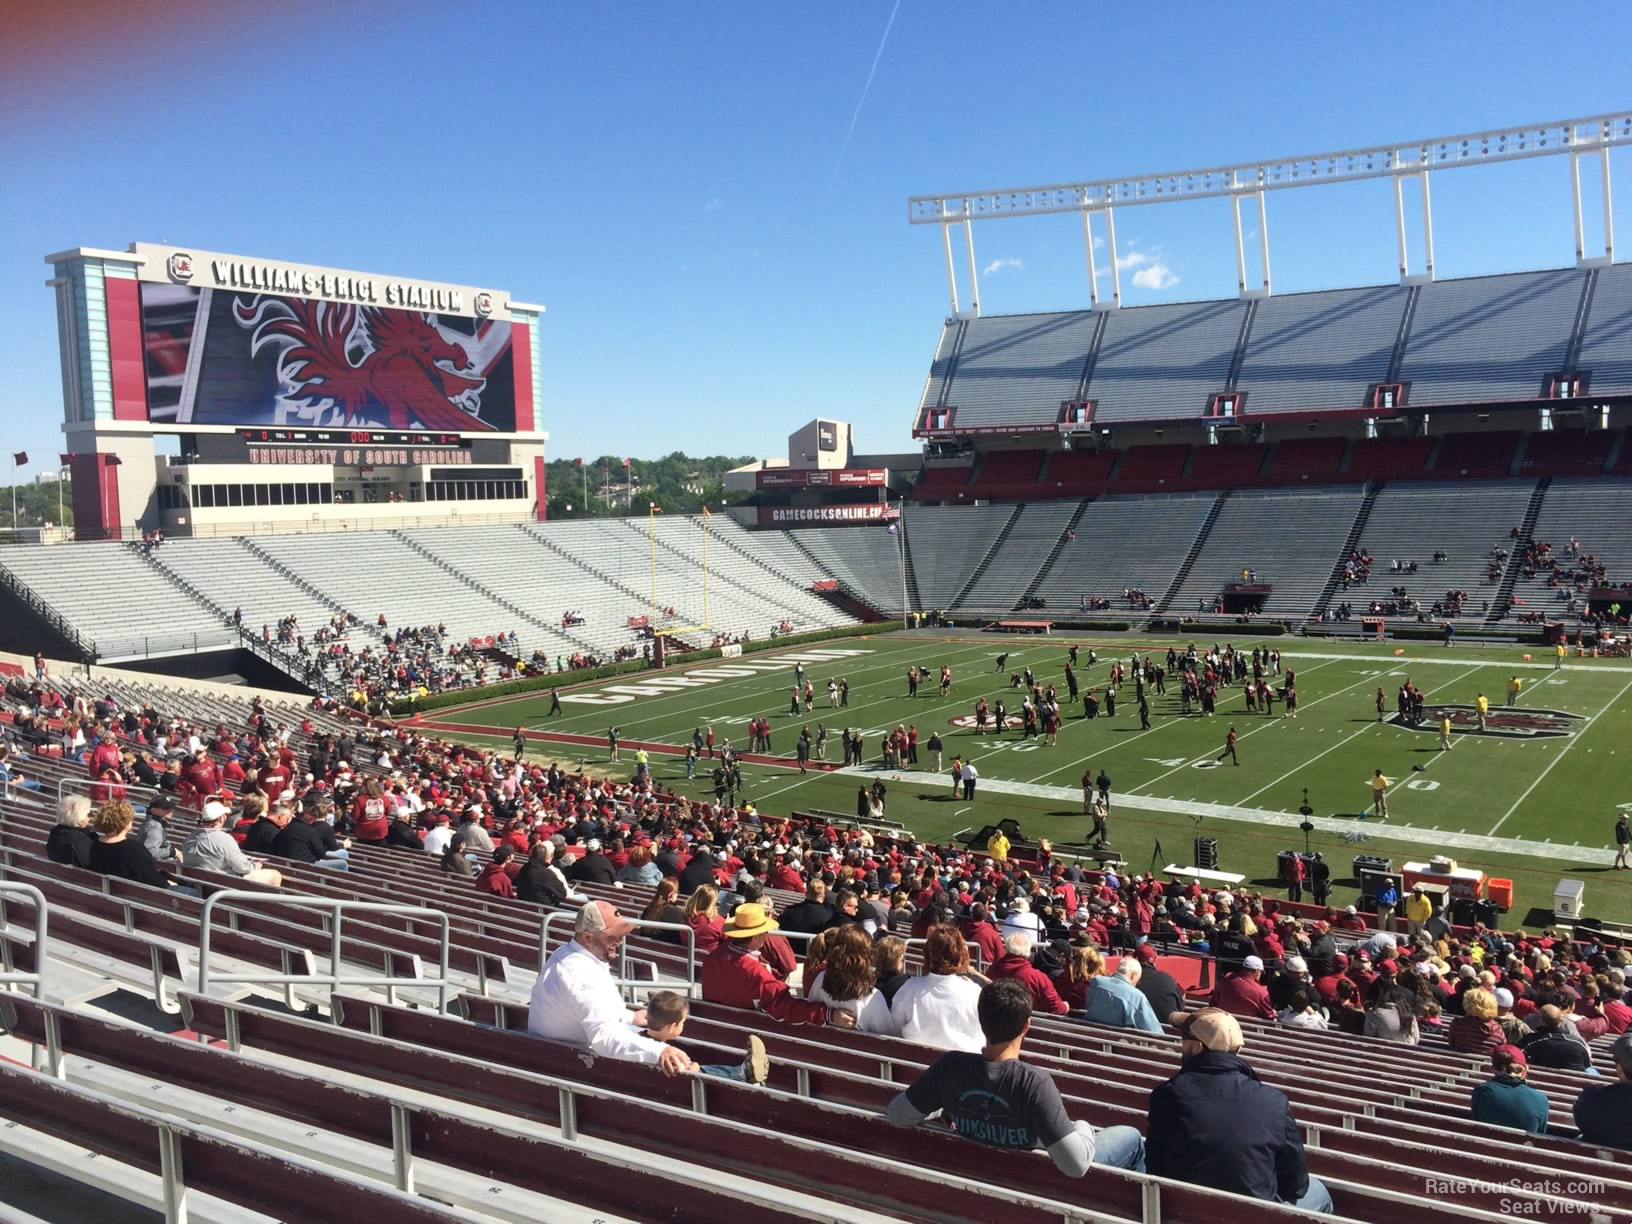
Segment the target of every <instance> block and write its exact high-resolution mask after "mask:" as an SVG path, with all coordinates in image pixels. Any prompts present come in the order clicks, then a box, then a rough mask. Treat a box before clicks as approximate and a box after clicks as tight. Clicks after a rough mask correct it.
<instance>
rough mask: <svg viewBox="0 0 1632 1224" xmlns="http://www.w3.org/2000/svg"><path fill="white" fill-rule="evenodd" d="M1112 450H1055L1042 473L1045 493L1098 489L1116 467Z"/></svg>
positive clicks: (1060, 494) (1066, 494)
mask: <svg viewBox="0 0 1632 1224" xmlns="http://www.w3.org/2000/svg"><path fill="white" fill-rule="evenodd" d="M1116 459H1117V455H1116V452H1115V451H1113V450H1097V451H1094V450H1068V451H1056V452H1055V453H1054V456H1053V457H1052V458H1051V459H1049V461H1048V467H1047V469H1046V470H1045V472H1044V474H1043V482H1042V485H1043V489H1044V490H1045V494H1044V495H1045V496H1049V497H1071V496H1074V495H1076V494H1079V493H1091V492H1097V491H1098V489H1099V488H1100V486H1101V485H1103V484H1104V483H1105V482H1106V481H1107V480H1109V479H1110V478H1111V471H1112V469H1113V468H1115V467H1116Z"/></svg>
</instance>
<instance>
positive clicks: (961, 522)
mask: <svg viewBox="0 0 1632 1224" xmlns="http://www.w3.org/2000/svg"><path fill="white" fill-rule="evenodd" d="M1013 515H1014V507H1013V506H919V507H916V508H914V509H912V510H910V511H909V512H908V513H907V520H906V521H907V540H908V542H909V546H910V548H911V549H912V560H913V574H914V577H915V578H916V579H917V582H918V596H919V598H920V599H921V600H923V604H924V607H925V608H929V609H944V608H948V607H951V606H952V600H953V598H954V597H955V596H956V595H957V594H958V592H959V591H961V590H962V589H963V586H964V584H965V583H966V582H968V581H969V576H970V575H971V574H973V573H974V571H975V567H976V566H977V565H979V564H980V562H981V558H983V557H984V556H985V555H986V552H987V550H988V549H990V548H991V546H992V542H993V541H994V540H996V539H997V535H998V532H1000V531H1002V530H1003V526H1004V524H1006V523H1007V522H1008V521H1009V519H1010V518H1012V517H1013ZM1045 555H1046V554H1045ZM1020 589H1021V590H1024V589H1025V584H1024V583H1022V584H1021V587H1020ZM1019 593H1020V592H1019V591H1016V592H1015V597H1016V598H1018V597H1019Z"/></svg>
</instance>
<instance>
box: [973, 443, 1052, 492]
mask: <svg viewBox="0 0 1632 1224" xmlns="http://www.w3.org/2000/svg"><path fill="white" fill-rule="evenodd" d="M1043 458H1044V452H1043V451H1041V450H1018V451H992V452H990V453H989V454H988V455H987V456H986V457H985V458H984V459H982V460H981V462H980V466H979V467H978V468H977V469H976V470H975V477H974V480H973V481H972V482H971V484H970V487H969V495H970V496H971V497H1000V498H1004V499H1005V500H1008V501H1015V500H1018V499H1021V498H1025V497H1028V496H1033V495H1035V494H1036V492H1037V478H1038V474H1039V473H1040V472H1041V470H1042V466H1043Z"/></svg>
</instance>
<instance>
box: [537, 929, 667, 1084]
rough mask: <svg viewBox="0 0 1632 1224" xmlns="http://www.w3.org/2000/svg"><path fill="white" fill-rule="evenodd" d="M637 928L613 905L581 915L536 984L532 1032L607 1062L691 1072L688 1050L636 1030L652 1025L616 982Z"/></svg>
mask: <svg viewBox="0 0 1632 1224" xmlns="http://www.w3.org/2000/svg"><path fill="white" fill-rule="evenodd" d="M634 929H635V924H634V923H633V922H631V921H629V919H627V918H625V917H623V916H622V915H620V914H619V913H618V911H617V910H616V909H615V908H614V907H613V906H612V905H611V903H610V902H607V901H590V902H588V903H587V904H585V905H584V907H583V908H582V909H580V910H579V911H578V919H577V921H576V922H575V923H574V925H573V936H572V938H571V939H570V940H568V941H567V942H566V943H564V944H562V945H561V946H560V947H559V948H557V949H556V950H555V951H554V952H552V953H551V954H550V959H549V960H547V961H545V962H544V971H543V972H542V973H540V974H539V975H538V980H537V981H535V982H534V983H533V993H532V998H531V1000H530V1002H529V1004H528V1008H527V1031H528V1032H530V1033H533V1034H535V1035H537V1036H539V1037H549V1038H551V1039H553V1040H555V1041H567V1042H571V1043H573V1044H574V1045H581V1046H587V1047H588V1048H589V1049H591V1050H593V1051H594V1052H595V1053H596V1054H599V1055H600V1056H601V1057H603V1058H616V1059H620V1060H623V1061H625V1062H638V1063H645V1064H646V1065H648V1066H655V1067H657V1068H658V1070H660V1071H662V1072H663V1074H664V1075H680V1074H683V1073H685V1072H687V1071H689V1070H690V1069H691V1058H690V1057H689V1056H688V1055H687V1054H686V1053H685V1051H683V1050H681V1049H679V1048H678V1047H676V1046H672V1045H667V1044H665V1043H664V1042H661V1041H653V1040H652V1039H651V1038H650V1037H642V1036H641V1035H640V1034H639V1033H637V1032H636V1031H635V1029H636V1028H641V1027H644V1026H645V1024H646V1011H645V1009H644V1008H640V1009H637V1010H635V1011H630V1009H629V1008H628V1007H627V1006H625V1004H624V1002H623V995H622V994H621V993H620V992H619V990H618V987H617V984H616V983H615V982H614V981H613V980H612V970H611V967H610V964H609V962H610V961H611V959H612V957H613V956H615V955H616V954H617V951H618V946H619V945H620V944H622V943H623V939H624V936H626V935H628V934H629V932H630V931H633V930H634Z"/></svg>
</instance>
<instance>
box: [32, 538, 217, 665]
mask: <svg viewBox="0 0 1632 1224" xmlns="http://www.w3.org/2000/svg"><path fill="white" fill-rule="evenodd" d="M0 566H4V567H5V568H6V569H7V570H9V571H11V573H12V574H13V575H15V576H16V578H17V579H18V580H19V581H20V582H22V583H23V585H25V586H27V587H28V588H29V589H30V590H32V591H33V592H34V593H35V594H36V595H38V596H39V598H40V599H42V600H43V601H44V602H45V603H47V604H48V605H50V606H51V607H53V608H55V609H56V610H57V611H58V612H59V613H60V614H61V615H62V616H63V618H64V619H66V620H67V621H68V623H69V624H71V625H72V626H73V627H74V628H75V629H76V630H78V631H79V633H80V635H81V637H83V638H84V639H85V640H86V641H87V642H88V643H94V644H95V646H96V650H97V652H98V654H99V655H100V656H101V657H102V658H104V659H121V658H131V657H137V656H144V655H149V654H170V653H174V652H176V651H189V650H195V649H200V648H203V649H224V648H231V647H233V646H235V645H236V644H237V641H238V634H237V632H236V631H235V630H232V629H230V628H229V627H228V626H227V625H226V623H225V622H224V621H223V620H222V618H221V617H220V616H219V615H217V614H216V613H215V612H212V611H211V610H210V609H209V608H207V607H205V606H204V605H203V604H201V603H199V602H198V601H196V600H194V599H192V598H191V597H189V596H188V595H186V594H185V593H184V592H182V591H181V590H180V589H179V588H178V587H177V586H176V585H175V583H173V582H172V581H171V580H170V579H169V578H167V577H166V576H165V575H164V574H163V573H162V572H160V571H159V570H157V569H155V568H154V567H153V566H151V565H149V564H148V563H147V562H146V561H145V560H143V558H142V554H141V553H140V552H139V551H138V550H137V549H135V548H132V547H127V546H126V545H123V544H76V545H74V546H72V547H67V546H56V547H38V546H21V545H20V546H17V547H13V548H7V549H4V550H0ZM227 612H228V613H229V614H230V612H231V608H230V607H229V608H228V609H227Z"/></svg>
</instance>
